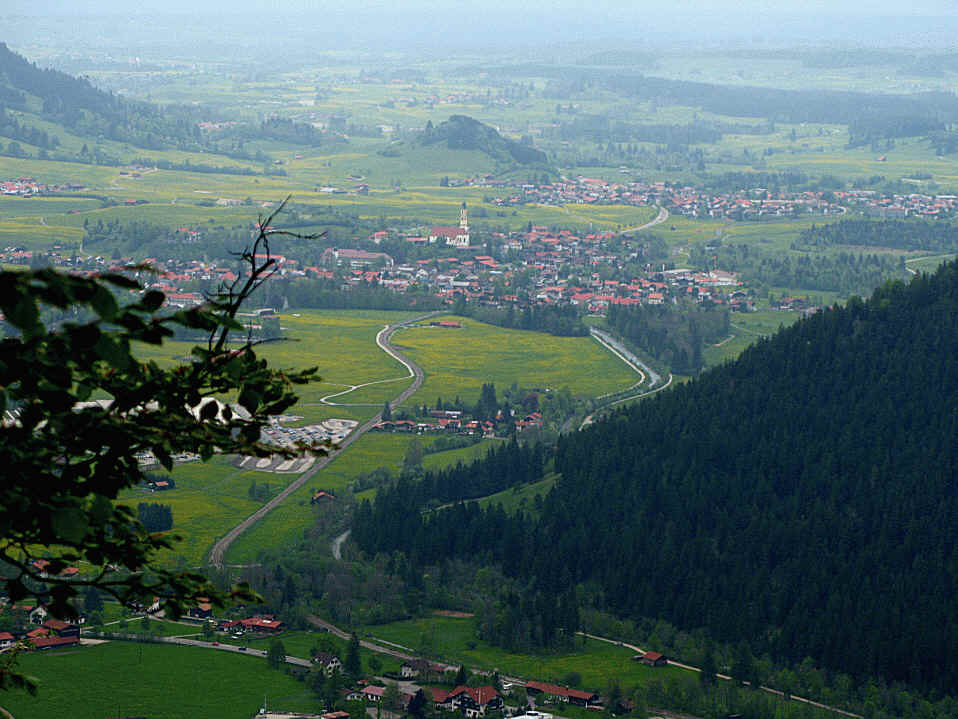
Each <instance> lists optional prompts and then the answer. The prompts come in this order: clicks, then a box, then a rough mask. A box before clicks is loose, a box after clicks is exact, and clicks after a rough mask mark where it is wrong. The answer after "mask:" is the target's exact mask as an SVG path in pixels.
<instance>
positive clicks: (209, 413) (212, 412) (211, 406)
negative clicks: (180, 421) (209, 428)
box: [200, 400, 219, 422]
mask: <svg viewBox="0 0 958 719" xmlns="http://www.w3.org/2000/svg"><path fill="white" fill-rule="evenodd" d="M218 410H219V404H217V402H216V400H210V401H209V402H207V403H206V404H204V405H203V408H202V409H201V410H200V419H201V420H203V421H204V422H209V421H210V420H211V419H215V418H216V414H217V412H218Z"/></svg>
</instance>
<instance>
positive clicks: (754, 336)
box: [702, 310, 800, 367]
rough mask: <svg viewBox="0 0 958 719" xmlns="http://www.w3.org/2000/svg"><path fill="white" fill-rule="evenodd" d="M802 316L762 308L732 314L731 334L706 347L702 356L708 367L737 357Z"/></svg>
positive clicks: (795, 313) (796, 313)
mask: <svg viewBox="0 0 958 719" xmlns="http://www.w3.org/2000/svg"><path fill="white" fill-rule="evenodd" d="M799 317H800V313H799V312H779V311H777V310H761V311H759V312H749V313H744V314H743V313H735V314H733V315H732V316H731V334H730V335H729V336H728V337H727V338H725V339H723V340H722V341H721V342H718V343H717V344H714V345H711V346H707V347H705V349H704V351H703V352H702V356H703V357H704V359H705V366H706V367H713V366H715V365H718V364H721V363H722V362H725V361H726V360H730V359H735V358H736V357H738V356H739V355H740V354H742V352H743V351H744V350H745V348H747V347H749V346H750V345H753V344H755V342H757V341H758V340H759V339H761V338H763V337H768V336H770V335H773V334H775V333H776V332H777V331H778V330H779V328H780V327H787V326H788V325H790V324H792V323H793V322H795V321H796V320H798V318H799Z"/></svg>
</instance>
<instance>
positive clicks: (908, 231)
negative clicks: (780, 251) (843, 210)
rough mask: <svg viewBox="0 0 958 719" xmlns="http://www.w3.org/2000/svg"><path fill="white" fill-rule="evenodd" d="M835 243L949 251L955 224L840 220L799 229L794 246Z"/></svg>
mask: <svg viewBox="0 0 958 719" xmlns="http://www.w3.org/2000/svg"><path fill="white" fill-rule="evenodd" d="M838 245H858V246H861V247H886V248H888V249H892V250H906V251H909V252H914V251H918V250H926V251H929V252H948V251H950V250H955V249H958V226H956V225H954V224H953V223H951V222H942V221H934V222H929V221H927V220H880V221H872V220H839V221H838V222H830V223H828V224H825V225H812V226H811V227H810V228H808V229H807V230H802V232H801V233H800V234H799V236H798V240H797V241H796V242H795V243H794V245H793V249H802V250H804V249H819V250H822V249H826V248H829V247H835V246H838Z"/></svg>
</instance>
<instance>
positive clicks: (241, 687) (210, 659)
mask: <svg viewBox="0 0 958 719" xmlns="http://www.w3.org/2000/svg"><path fill="white" fill-rule="evenodd" d="M19 663H20V666H21V668H22V669H23V670H24V671H25V672H27V673H28V674H32V675H34V676H36V677H38V678H39V680H40V691H39V695H38V696H37V697H30V696H27V695H26V694H24V693H22V692H4V694H5V696H4V697H3V706H4V707H5V708H6V709H7V710H8V711H10V712H11V713H12V714H13V716H15V717H17V718H18V719H33V718H36V719H39V718H40V717H55V716H69V717H71V719H103V717H107V716H131V717H132V716H144V717H163V719H249V717H251V716H253V715H254V714H256V712H258V711H259V709H260V707H261V706H262V705H263V697H264V695H265V696H266V699H267V702H268V704H269V707H270V708H282V709H287V710H290V711H301V712H307V711H315V710H317V709H318V708H319V704H318V703H317V701H316V699H315V698H314V697H313V696H312V695H311V693H310V691H309V690H308V689H307V688H306V686H305V685H304V684H303V683H302V682H299V681H297V680H296V679H294V678H292V677H290V676H288V675H287V674H285V673H284V672H281V671H275V670H272V669H269V668H268V666H267V664H266V661H265V659H263V658H262V657H254V656H243V655H239V654H235V653H232V652H224V651H217V650H212V649H202V648H199V647H183V646H172V645H163V644H137V643H132V642H108V643H106V644H100V645H97V646H91V647H80V648H77V649H71V650H69V651H56V652H34V653H32V654H26V655H23V656H21V658H20V660H19Z"/></svg>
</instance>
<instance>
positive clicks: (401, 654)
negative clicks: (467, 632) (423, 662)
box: [306, 614, 459, 671]
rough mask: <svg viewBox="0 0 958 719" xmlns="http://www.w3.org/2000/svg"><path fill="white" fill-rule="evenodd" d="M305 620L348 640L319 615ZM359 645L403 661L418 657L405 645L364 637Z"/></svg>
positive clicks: (453, 667) (455, 666)
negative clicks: (387, 643)
mask: <svg viewBox="0 0 958 719" xmlns="http://www.w3.org/2000/svg"><path fill="white" fill-rule="evenodd" d="M306 621H307V622H309V623H310V624H311V625H312V626H314V627H316V628H318V629H322V630H323V631H326V632H329V633H330V634H332V635H334V636H337V637H339V638H340V639H347V640H348V639H350V638H351V635H350V634H349V632H345V631H343V630H342V629H340V628H339V627H337V626H336V625H335V624H330V623H329V622H327V621H325V620H323V619H320V618H319V617H316V616H313V615H312V614H310V615H309V616H308V617H306ZM380 641H384V640H380ZM359 646H361V647H362V648H363V649H368V650H370V651H372V652H379V653H380V654H388V655H389V656H391V657H395V658H396V659H402V660H403V661H404V662H406V661H410V660H412V659H417V658H419V657H417V656H416V655H415V654H413V653H412V650H411V649H409V650H408V651H402V649H407V647H400V645H398V644H396V645H394V646H396V647H400V648H398V649H393V648H392V647H384V646H383V645H382V644H376V643H374V642H367V641H366V640H365V639H360V640H359ZM433 664H436V665H437V666H440V667H442V668H443V671H447V670H449V671H456V670H458V669H459V665H458V664H445V663H443V662H433Z"/></svg>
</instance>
